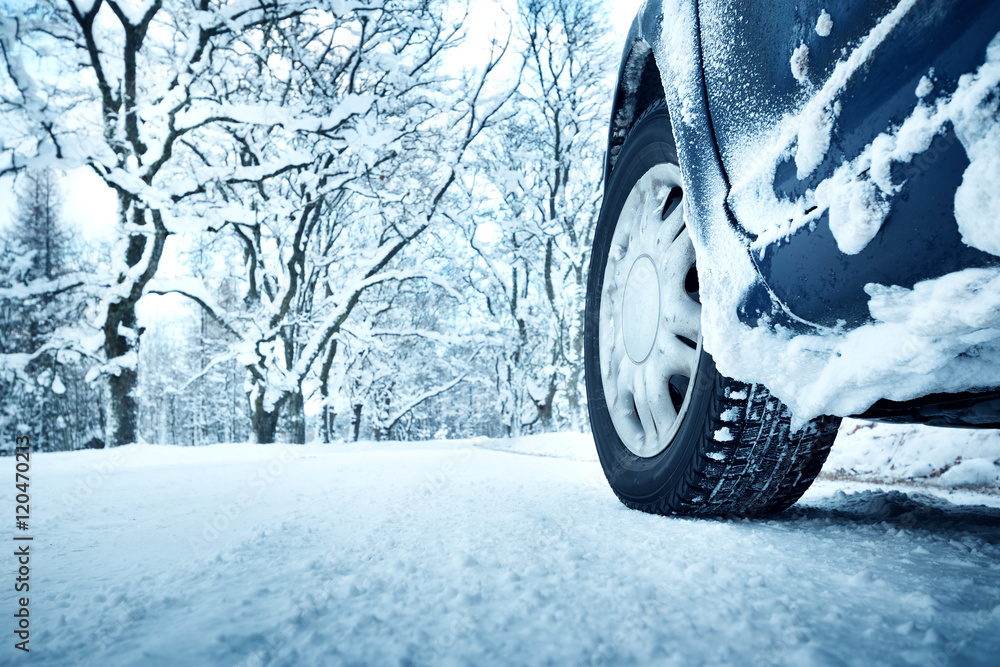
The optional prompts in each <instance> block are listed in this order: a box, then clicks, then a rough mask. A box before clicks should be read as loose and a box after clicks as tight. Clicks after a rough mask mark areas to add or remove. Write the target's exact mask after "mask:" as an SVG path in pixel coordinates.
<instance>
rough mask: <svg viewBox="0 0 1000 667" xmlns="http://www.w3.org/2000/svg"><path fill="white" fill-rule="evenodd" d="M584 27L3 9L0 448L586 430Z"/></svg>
mask: <svg viewBox="0 0 1000 667" xmlns="http://www.w3.org/2000/svg"><path fill="white" fill-rule="evenodd" d="M10 6H13V9H10ZM608 26H609V23H608V19H607V15H606V10H605V8H604V5H603V4H601V3H598V2H594V1H593V0H520V2H519V3H517V4H513V3H506V4H497V5H495V6H494V5H492V4H490V3H466V2H459V1H457V0H455V1H452V0H356V1H348V0H321V1H319V2H316V1H314V0H311V1H309V2H299V1H296V0H253V1H251V0H236V1H232V2H229V1H219V0H152V1H148V0H147V1H144V2H125V1H119V0H69V1H68V2H63V1H58V2H57V1H55V0H51V1H50V0H42V1H41V2H34V3H30V4H26V5H24V6H23V7H18V6H17V3H13V4H12V5H9V7H8V12H7V13H6V14H3V13H0V58H2V65H3V67H2V68H0V70H2V72H0V119H2V122H0V179H6V180H8V181H9V182H11V184H12V185H11V187H12V189H13V192H14V193H15V197H14V200H13V201H10V202H6V203H5V204H6V206H7V207H9V208H10V211H11V212H10V222H9V224H8V225H6V227H5V228H3V229H2V230H0V331H2V336H0V442H2V443H3V447H7V445H11V446H12V443H13V442H14V439H15V437H16V436H17V435H20V434H23V433H30V434H31V435H32V440H33V442H35V443H36V444H37V446H38V447H39V448H41V449H45V450H70V449H80V448H85V447H103V446H109V447H110V446H118V445H123V444H128V443H133V442H150V443H162V444H182V445H202V444H211V443H219V442H246V441H250V442H257V443H270V442H289V443H303V442H313V441H319V442H340V441H351V440H358V439H376V440H384V439H394V440H417V439H431V438H456V437H470V436H478V435H483V436H489V437H503V436H517V435H521V434H526V433H543V432H550V431H556V430H567V429H571V430H586V429H587V428H588V426H587V410H586V397H585V394H584V383H583V371H582V366H583V364H582V354H583V311H584V298H585V293H586V284H585V281H586V278H587V268H588V264H589V253H590V243H591V237H592V232H593V227H594V224H595V222H596V219H597V215H598V211H599V208H600V198H601V182H602V176H603V168H604V150H605V148H604V147H605V145H606V137H607V128H608V121H609V118H608V114H609V113H610V107H611V99H612V94H613V85H614V77H615V73H616V72H615V70H616V66H617V57H618V55H619V52H618V50H619V48H620V47H618V46H616V45H614V40H612V39H611V36H610V35H609V27H608ZM80 170H85V171H86V172H87V173H88V174H92V175H94V176H96V177H97V178H99V179H100V183H101V184H102V187H106V188H108V189H109V190H110V191H111V192H113V195H114V198H115V200H116V202H117V213H116V218H115V219H114V220H113V221H112V220H109V227H110V228H112V229H113V230H114V231H113V233H112V234H111V238H110V240H109V241H108V242H106V243H105V242H100V243H96V242H89V241H87V240H86V238H85V235H83V234H81V233H80V228H79V225H80V223H79V222H78V221H77V220H76V214H77V210H76V208H77V207H78V206H79V202H74V201H71V200H69V199H67V197H66V195H65V187H64V181H65V180H66V179H67V178H69V177H70V176H71V175H72V174H75V173H79V172H80Z"/></svg>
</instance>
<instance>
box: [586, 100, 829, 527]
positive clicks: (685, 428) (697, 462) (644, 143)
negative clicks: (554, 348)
mask: <svg viewBox="0 0 1000 667" xmlns="http://www.w3.org/2000/svg"><path fill="white" fill-rule="evenodd" d="M683 200H684V192H683V188H682V180H681V172H680V168H679V166H678V163H677V153H676V148H675V146H674V142H673V137H672V133H671V129H670V118H669V114H668V112H667V108H666V105H665V104H664V103H663V102H658V103H656V104H654V105H653V106H651V107H650V108H649V109H647V110H646V111H645V112H644V113H643V115H642V116H641V117H640V118H639V120H638V121H637V122H636V123H635V125H634V127H633V128H632V130H631V131H630V132H629V135H628V137H627V138H626V140H625V143H624V144H623V146H622V149H621V151H620V153H619V154H618V158H617V161H616V164H615V167H614V169H613V171H612V173H611V176H610V178H609V179H608V182H607V184H606V186H605V196H604V204H603V206H602V209H601V214H600V219H599V221H598V225H597V231H596V233H595V237H594V247H593V254H592V257H591V266H590V276H589V282H588V289H587V314H586V331H585V338H584V340H585V345H586V354H585V356H586V371H587V395H588V405H589V409H590V419H591V426H592V428H593V432H594V439H595V441H596V444H597V451H598V455H599V456H600V459H601V465H602V466H603V468H604V472H605V475H606V476H607V478H608V481H609V482H610V483H611V487H612V488H613V489H614V491H615V493H616V494H617V495H618V497H619V498H620V499H621V500H622V502H623V503H625V504H626V505H628V506H629V507H633V508H635V509H641V510H644V511H648V512H657V513H662V514H673V513H679V514H734V515H744V516H746V515H756V514H767V513H773V512H778V511H781V510H783V509H785V508H786V507H788V506H789V505H791V504H792V503H794V502H795V501H796V500H797V499H798V498H799V496H801V495H802V493H803V492H805V490H806V489H807V488H808V487H809V485H810V484H811V483H812V481H813V479H814V478H815V477H816V475H817V474H819V471H820V468H821V467H822V465H823V462H824V461H825V459H826V455H827V453H828V451H829V448H830V445H831V443H832V442H833V439H834V438H835V437H836V433H837V427H838V425H839V421H840V420H839V419H836V418H828V417H823V418H820V419H816V420H813V421H812V422H809V423H808V424H807V425H806V426H805V427H804V428H801V429H798V430H792V429H791V427H790V422H791V415H790V414H789V411H788V409H787V408H786V407H785V406H784V405H783V404H782V403H781V402H780V401H778V400H777V399H775V398H774V397H773V396H771V395H770V394H769V393H768V391H767V390H766V389H765V388H764V387H763V386H760V385H747V384H744V383H741V382H737V381H735V380H732V379H730V378H727V377H725V376H723V375H721V374H720V373H719V372H718V371H717V370H716V368H715V364H714V362H713V361H712V357H711V355H710V354H708V353H707V352H706V351H705V350H704V349H702V344H701V317H700V315H701V304H700V301H699V289H698V278H697V266H696V257H695V251H694V247H693V245H692V243H691V238H690V235H689V233H688V230H687V226H686V220H685V207H684V201H683Z"/></svg>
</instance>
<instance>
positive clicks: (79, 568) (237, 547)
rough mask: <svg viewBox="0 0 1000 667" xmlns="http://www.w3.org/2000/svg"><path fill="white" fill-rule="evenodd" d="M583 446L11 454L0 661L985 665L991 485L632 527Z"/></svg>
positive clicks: (999, 601)
mask: <svg viewBox="0 0 1000 667" xmlns="http://www.w3.org/2000/svg"><path fill="white" fill-rule="evenodd" d="M591 447H592V445H591V444H590V443H589V442H588V439H587V438H586V437H585V436H571V435H564V436H550V437H548V438H547V439H545V440H544V441H542V440H538V439H525V440H521V441H485V440H478V441H458V442H450V443H418V444H389V445H386V444H368V445H360V446H352V445H336V446H333V445H327V446H323V445H310V446H305V447H301V446H284V445H272V446H250V445H217V446H213V447H202V448H169V447H152V446H148V445H134V446H130V447H125V448H120V449H116V450H108V451H88V452H72V453H60V454H45V455H37V456H34V457H33V459H32V487H31V488H32V507H31V510H32V525H31V533H32V534H33V535H34V542H33V545H32V549H33V551H32V573H31V619H32V636H31V653H30V656H26V655H23V654H21V652H20V651H15V650H14V648H13V642H14V640H13V639H12V637H13V635H12V629H13V622H12V617H11V611H10V610H11V609H12V608H14V604H15V603H14V597H13V595H14V594H13V592H12V584H11V583H8V582H12V581H13V578H14V574H13V573H14V570H15V568H16V565H15V563H14V559H13V558H12V557H11V556H10V555H9V554H8V555H7V557H6V558H5V560H4V568H3V570H4V576H5V577H6V579H7V581H5V582H4V583H3V588H4V590H5V591H6V593H5V595H4V606H3V609H4V610H5V611H4V617H6V618H7V619H8V620H7V622H6V624H7V626H8V627H6V628H3V627H2V626H0V629H2V630H3V635H4V636H6V637H7V639H6V640H5V642H4V645H3V647H2V649H0V663H2V664H21V663H22V662H26V663H31V664H49V665H77V664H79V665H83V664H93V665H138V664H143V665H199V664H211V665H214V664H220V665H222V664H224V665H237V664H242V665H265V664H267V665H341V664H350V665H353V664H377V665H411V664H412V665H422V664H428V665H431V664H441V665H518V664H532V665H534V664H553V665H563V664H566V665H611V664H614V665H617V664H622V665H648V664H656V665H685V666H686V665H721V664H734V665H755V664H761V665H769V664H789V665H840V664H852V665H881V664H884V665H898V664H915V665H967V664H982V665H987V664H993V665H996V664H997V663H998V660H1000V658H998V656H1000V509H998V507H997V506H998V505H1000V498H998V497H997V496H986V495H976V494H973V493H968V492H966V493H952V494H951V495H948V496H944V494H945V492H943V491H938V492H936V493H937V494H938V495H935V496H931V495H923V494H921V493H919V492H917V491H915V490H914V489H913V488H907V489H906V490H905V493H904V492H901V491H899V490H888V491H883V490H878V487H873V486H862V485H859V484H851V483H840V482H830V481H822V482H819V483H817V484H816V485H815V486H814V488H813V489H812V490H810V492H809V493H808V494H807V496H806V498H805V499H804V500H803V501H802V502H801V503H800V504H799V505H797V506H796V507H794V508H793V509H792V510H791V511H789V512H787V513H785V514H784V515H782V516H780V517H779V518H775V519H769V520H732V521H729V520H693V519H686V518H669V517H660V516H650V515H645V514H641V513H638V512H634V511H630V510H628V509H626V508H625V507H623V506H622V505H621V504H619V503H618V501H617V500H616V499H615V498H614V496H613V495H612V493H611V491H610V490H609V488H608V486H607V484H606V483H605V481H604V478H603V475H602V473H601V469H600V466H599V465H598V463H597V462H596V460H595V459H594V457H593V455H592V454H591V452H592V449H591ZM501 449H505V450H509V451H499V450H501ZM539 453H544V454H545V455H544V456H540V455H538V454H539ZM0 469H2V471H3V474H2V478H3V479H7V480H12V479H13V472H12V469H13V462H12V460H11V459H9V458H7V459H4V460H3V461H2V464H0ZM13 493H14V490H13V482H12V481H11V482H9V483H5V484H4V485H2V486H0V499H2V501H0V506H2V507H5V508H9V509H8V511H9V512H13V506H14V496H13ZM8 535H9V532H8ZM8 539H9V537H8Z"/></svg>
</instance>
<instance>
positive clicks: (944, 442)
mask: <svg viewBox="0 0 1000 667" xmlns="http://www.w3.org/2000/svg"><path fill="white" fill-rule="evenodd" d="M823 475H824V476H828V477H831V476H832V477H849V478H855V479H863V480H870V481H878V482H908V483H914V482H915V483H919V484H926V485H929V486H936V487H942V488H963V487H965V488H980V489H982V490H989V491H992V492H1000V431H995V430H971V429H951V428H935V427H932V426H919V425H910V424H906V425H895V424H875V423H871V422H862V421H857V420H854V419H845V420H844V423H843V425H842V426H841V428H840V434H839V435H838V436H837V441H836V443H834V446H833V451H832V452H831V453H830V458H828V459H827V462H826V465H825V466H824V467H823Z"/></svg>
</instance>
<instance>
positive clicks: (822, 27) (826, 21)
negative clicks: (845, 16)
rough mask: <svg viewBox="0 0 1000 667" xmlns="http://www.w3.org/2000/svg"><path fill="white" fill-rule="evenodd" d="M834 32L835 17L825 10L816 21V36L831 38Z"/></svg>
mask: <svg viewBox="0 0 1000 667" xmlns="http://www.w3.org/2000/svg"><path fill="white" fill-rule="evenodd" d="M832 30H833V17H832V16H830V13H829V12H828V11H826V10H825V9H824V10H823V11H821V12H820V13H819V18H818V19H816V34H817V35H819V36H820V37H829V36H830V32H831V31H832Z"/></svg>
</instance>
